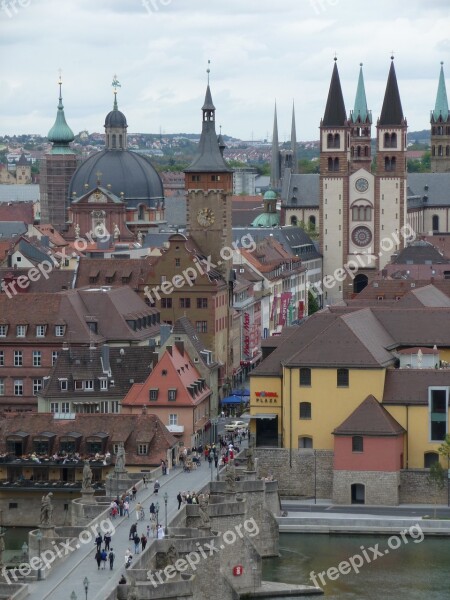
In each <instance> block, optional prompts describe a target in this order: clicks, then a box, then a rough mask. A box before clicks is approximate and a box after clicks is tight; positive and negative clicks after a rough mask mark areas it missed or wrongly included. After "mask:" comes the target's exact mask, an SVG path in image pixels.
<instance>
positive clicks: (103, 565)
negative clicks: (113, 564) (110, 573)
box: [101, 549, 108, 569]
mask: <svg viewBox="0 0 450 600" xmlns="http://www.w3.org/2000/svg"><path fill="white" fill-rule="evenodd" d="M101 559H102V569H106V561H107V560H108V553H107V552H106V550H105V549H103V550H102V551H101Z"/></svg>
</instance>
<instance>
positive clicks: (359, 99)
mask: <svg viewBox="0 0 450 600" xmlns="http://www.w3.org/2000/svg"><path fill="white" fill-rule="evenodd" d="M362 67H363V66H362V63H360V66H359V77H358V87H357V88H356V97H355V106H354V109H353V111H352V112H351V114H350V119H351V121H352V122H353V123H356V122H357V121H358V119H359V121H358V122H359V123H365V122H366V121H367V119H368V120H369V122H370V123H371V122H372V116H371V114H370V112H369V111H368V110H367V100H366V89H365V87H364V75H363V69H362Z"/></svg>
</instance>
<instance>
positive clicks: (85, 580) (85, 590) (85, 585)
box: [83, 577, 89, 600]
mask: <svg viewBox="0 0 450 600" xmlns="http://www.w3.org/2000/svg"><path fill="white" fill-rule="evenodd" d="M83 585H84V593H85V594H86V600H87V593H88V589H89V579H88V578H87V577H85V578H84V579H83Z"/></svg>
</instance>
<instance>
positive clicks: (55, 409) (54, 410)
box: [50, 402, 59, 414]
mask: <svg viewBox="0 0 450 600" xmlns="http://www.w3.org/2000/svg"><path fill="white" fill-rule="evenodd" d="M50 412H51V413H53V414H55V413H59V402H50Z"/></svg>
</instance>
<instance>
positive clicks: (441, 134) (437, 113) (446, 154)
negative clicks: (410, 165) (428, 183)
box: [430, 63, 450, 173]
mask: <svg viewBox="0 0 450 600" xmlns="http://www.w3.org/2000/svg"><path fill="white" fill-rule="evenodd" d="M443 64H444V63H441V72H440V74H439V84H438V90H437V94H436V104H435V106H434V110H432V111H431V118H430V123H431V172H432V173H448V172H450V113H449V110H448V100H447V90H446V88H445V77H444V67H443Z"/></svg>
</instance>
